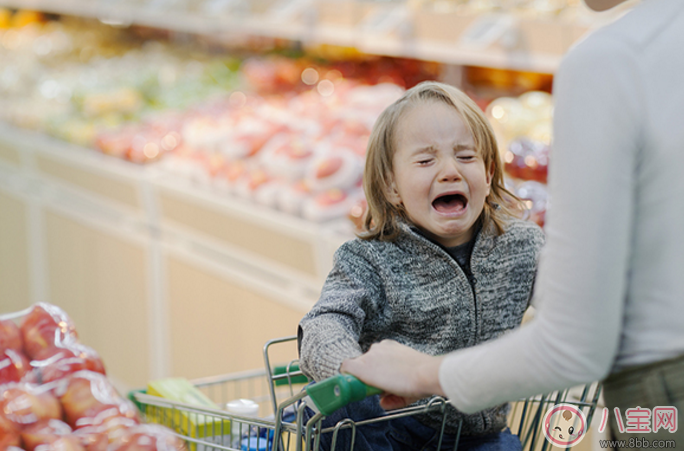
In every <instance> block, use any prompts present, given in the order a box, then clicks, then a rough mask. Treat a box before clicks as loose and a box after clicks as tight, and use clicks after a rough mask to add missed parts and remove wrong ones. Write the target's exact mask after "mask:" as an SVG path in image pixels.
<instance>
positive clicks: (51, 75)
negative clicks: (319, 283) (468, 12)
mask: <svg viewBox="0 0 684 451" xmlns="http://www.w3.org/2000/svg"><path fill="white" fill-rule="evenodd" d="M476 3H477V2H469V3H468V5H469V7H473V6H474V5H475V4H476ZM3 17H4V19H3ZM17 20H19V22H21V24H19V22H17ZM0 21H4V22H2V23H4V24H5V26H6V27H8V28H3V27H0V58H2V61H3V67H2V68H0V120H4V121H7V122H11V123H14V124H16V125H19V126H21V127H28V128H33V129H37V130H39V131H42V132H45V133H48V134H51V135H53V136H56V137H59V138H61V139H64V140H67V141H70V142H73V143H76V144H79V145H82V146H86V147H90V148H95V149H97V150H99V151H101V152H102V153H105V154H107V155H112V156H114V157H117V158H121V159H125V160H128V161H131V162H134V163H137V164H147V163H153V162H158V164H155V166H156V167H157V168H158V169H159V171H161V172H163V173H164V172H165V173H168V174H171V175H173V176H180V177H181V178H182V179H184V180H186V181H189V182H190V183H193V184H196V185H199V186H201V187H202V189H210V190H213V191H214V192H215V193H217V195H219V196H231V197H234V198H238V199H241V200H243V201H246V202H249V203H255V204H259V205H263V206H265V207H269V208H273V209H279V210H282V211H284V212H286V213H288V214H291V215H296V216H300V217H303V218H305V219H307V220H310V221H315V222H324V221H329V220H336V219H340V218H345V217H347V218H352V222H353V223H354V224H355V227H356V228H357V230H358V228H359V227H360V226H361V224H362V221H363V215H364V214H365V208H366V207H365V199H364V194H363V190H362V187H361V176H362V171H363V164H364V158H365V152H366V145H367V141H368V137H369V135H370V131H371V128H372V126H373V123H374V122H375V119H376V118H377V117H378V115H379V114H380V112H381V111H382V110H383V109H384V108H385V107H386V106H388V105H389V104H390V103H391V102H393V101H394V100H396V99H397V98H398V97H399V96H400V95H401V93H402V92H403V90H404V89H405V88H408V87H411V86H413V85H415V84H416V83H418V82H420V81H423V80H427V79H436V78H439V76H440V70H441V69H440V65H439V64H437V63H430V62H423V61H417V60H411V59H406V58H389V57H379V56H367V55H362V54H360V53H358V52H355V51H354V52H352V51H351V50H349V49H347V50H345V52H343V56H342V57H340V55H338V54H339V53H340V52H335V51H333V50H334V46H319V47H318V48H313V49H311V51H310V52H309V53H308V54H306V53H302V52H301V51H299V53H298V54H297V56H298V57H297V58H291V57H285V56H280V55H277V54H270V55H264V54H263V53H262V54H259V55H258V56H255V55H254V54H253V53H249V52H242V53H240V52H232V53H227V52H226V51H225V50H223V51H219V52H216V51H211V50H212V49H214V50H216V48H215V47H212V46H216V44H215V43H211V42H209V41H202V40H201V39H200V40H199V41H195V42H193V43H189V42H188V41H181V42H172V41H171V40H170V39H169V33H168V32H164V31H160V30H153V29H146V28H141V27H130V28H125V29H124V28H116V27H110V26H105V25H103V24H101V23H99V22H96V21H90V22H89V21H84V20H80V19H73V18H63V19H62V20H60V21H55V20H45V18H44V17H43V16H42V15H39V14H34V13H27V14H25V15H23V16H20V15H18V14H17V13H16V12H15V13H13V14H10V13H7V12H6V13H5V15H4V16H2V15H0ZM19 25H21V26H19ZM273 48H276V49H277V46H276V47H273ZM273 48H272V49H271V50H273ZM253 50H254V49H253ZM337 57H340V59H337ZM551 79H552V77H551V76H550V75H545V74H534V73H528V72H516V71H510V70H491V69H483V68H475V67H471V68H466V70H465V72H464V82H465V83H466V88H465V89H466V91H468V92H469V93H470V94H471V95H472V97H474V98H475V100H476V101H477V102H478V104H479V105H480V106H481V107H482V108H483V109H486V111H487V114H488V116H489V118H490V120H491V121H492V124H493V126H494V128H495V131H496V133H497V138H498V140H499V143H500V145H501V151H502V157H503V159H504V161H505V169H506V171H507V173H508V174H509V175H510V176H511V177H513V178H516V179H520V180H533V181H537V182H541V183H545V182H546V172H547V165H548V158H549V144H550V134H551V132H550V130H551V125H550V118H551V114H552V108H553V107H552V102H551V97H550V95H549V94H547V93H545V92H543V91H538V90H539V89H542V90H549V89H550V84H551ZM474 87H477V89H474ZM531 89H533V90H535V91H530V92H527V93H525V94H523V95H521V96H520V97H517V98H513V97H499V98H496V99H495V100H493V101H491V102H490V101H489V99H491V98H492V95H493V94H496V93H501V92H512V93H520V92H526V91H529V90H531ZM528 191H529V192H530V193H532V192H535V193H536V192H538V191H539V190H536V191H534V190H528ZM535 199H536V198H535ZM537 204H539V203H538V202H537ZM535 205H536V204H535ZM46 330H47V329H46ZM32 333H33V334H34V335H35V337H34V338H32V339H31V341H30V342H29V343H28V344H27V345H26V346H27V352H28V353H29V355H27V356H25V357H27V358H29V359H35V358H37V353H38V352H42V353H43V355H42V356H41V357H40V358H41V360H43V361H48V362H49V364H46V365H45V371H44V373H45V377H46V378H47V379H53V378H56V377H59V375H60V374H62V373H64V372H70V371H72V370H74V371H76V370H77V369H91V370H92V369H95V370H97V368H98V364H97V363H96V362H95V361H94V360H93V359H91V360H89V361H88V364H87V365H86V367H83V365H84V364H82V363H75V362H74V361H72V359H73V356H75V355H83V356H85V355H89V354H90V351H89V350H87V349H85V350H84V349H78V350H74V349H70V348H69V349H67V348H68V346H66V344H65V345H64V346H62V349H61V350H60V352H59V353H55V352H51V349H45V348H46V347H47V348H50V346H47V345H45V344H41V342H40V340H39V339H38V338H39V337H40V335H41V333H42V332H40V331H39V330H38V329H36V330H34V331H33V332H32ZM64 338H65V339H66V338H67V337H66V336H65V337H64ZM67 341H68V340H67ZM1 347H2V343H0V348H1ZM0 351H3V350H2V349H0ZM3 352H4V351H3ZM48 353H50V355H47V354H48ZM21 357H22V356H21V355H16V354H13V353H11V352H10V355H9V356H8V355H5V356H4V358H5V359H9V360H8V361H11V362H12V364H11V365H8V367H7V369H6V371H14V372H15V373H16V374H17V376H14V377H15V378H20V376H18V374H19V373H21V369H20V368H21V367H22V366H23V363H22V360H21ZM48 357H50V360H48ZM10 367H13V368H14V369H13V370H12V369H10ZM81 367H82V368H81ZM72 372H73V371H72Z"/></svg>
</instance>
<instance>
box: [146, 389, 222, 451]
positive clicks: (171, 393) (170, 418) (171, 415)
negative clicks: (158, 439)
mask: <svg viewBox="0 0 684 451" xmlns="http://www.w3.org/2000/svg"><path fill="white" fill-rule="evenodd" d="M147 394H148V395H151V396H159V397H161V398H164V399H168V400H169V401H173V402H177V403H183V404H190V405H195V406H197V407H199V408H205V409H219V407H218V406H217V405H216V404H215V403H214V402H212V401H211V400H210V399H209V398H208V397H207V396H206V395H205V394H204V393H202V392H201V391H199V389H198V388H197V387H195V386H194V385H193V384H191V383H190V382H189V381H188V380H187V379H183V378H168V379H159V380H156V381H152V382H149V383H148V384H147ZM148 409H151V410H148V411H147V412H146V417H147V421H148V422H150V423H158V424H162V425H164V426H168V427H170V428H171V429H173V430H175V431H176V432H178V433H179V434H182V435H185V436H188V437H192V438H198V439H206V440H208V441H211V442H213V443H219V444H223V442H224V441H226V442H227V441H228V440H229V434H230V420H226V419H221V418H218V417H216V416H214V415H211V414H203V413H193V412H191V411H190V410H189V409H166V408H163V407H158V408H155V407H151V406H148ZM224 439H225V440H224ZM197 449H198V445H197V444H196V443H191V444H190V451H196V450H197Z"/></svg>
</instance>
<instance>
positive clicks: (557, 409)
mask: <svg viewBox="0 0 684 451" xmlns="http://www.w3.org/2000/svg"><path fill="white" fill-rule="evenodd" d="M586 430H587V419H586V417H585V416H584V413H583V412H582V411H581V410H580V409H579V408H578V407H577V406H573V405H572V404H556V405H555V406H553V408H552V409H551V410H549V411H548V412H546V415H544V435H545V436H546V440H548V441H549V442H550V443H551V444H552V445H555V446H562V447H569V446H573V445H576V444H578V443H579V442H581V441H582V439H583V438H584V432H585V431H586Z"/></svg>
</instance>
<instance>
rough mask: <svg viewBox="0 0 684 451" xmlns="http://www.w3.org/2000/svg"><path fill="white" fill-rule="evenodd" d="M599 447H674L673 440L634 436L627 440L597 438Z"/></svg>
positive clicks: (675, 446)
mask: <svg viewBox="0 0 684 451" xmlns="http://www.w3.org/2000/svg"><path fill="white" fill-rule="evenodd" d="M599 446H600V447H601V448H613V449H624V448H628V449H629V448H650V449H676V448H677V445H676V443H675V441H674V440H649V439H647V438H641V437H634V438H630V439H629V440H599Z"/></svg>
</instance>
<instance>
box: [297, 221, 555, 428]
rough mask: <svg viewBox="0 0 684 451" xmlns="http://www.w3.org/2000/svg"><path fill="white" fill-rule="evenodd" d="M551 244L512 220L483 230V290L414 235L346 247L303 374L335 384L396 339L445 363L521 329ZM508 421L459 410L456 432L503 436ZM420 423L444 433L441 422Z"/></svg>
mask: <svg viewBox="0 0 684 451" xmlns="http://www.w3.org/2000/svg"><path fill="white" fill-rule="evenodd" d="M543 242H544V235H543V232H542V231H541V229H540V228H539V227H538V226H537V225H535V224H533V223H531V222H527V221H521V220H517V219H515V220H511V221H510V222H509V223H508V224H507V227H506V230H505V232H504V233H503V234H502V235H499V236H496V235H495V233H494V229H493V226H492V227H490V228H488V229H487V230H485V229H483V230H482V231H481V232H480V233H479V234H478V236H477V238H476V241H475V246H474V248H473V253H472V256H471V260H470V263H471V270H472V272H473V277H474V286H471V284H470V283H469V282H468V279H467V278H466V275H465V273H464V272H463V270H462V269H461V267H460V266H459V265H458V263H457V262H456V261H455V260H454V259H452V258H451V256H449V254H447V252H446V251H445V250H444V249H442V248H441V247H440V246H438V245H437V244H435V243H433V242H431V241H429V240H428V239H426V238H425V237H423V236H421V235H420V234H418V233H416V232H415V231H413V230H411V228H410V227H409V226H408V225H405V224H404V225H402V233H401V234H400V235H399V237H398V238H397V239H396V240H395V241H392V242H383V241H379V240H370V241H364V240H361V239H358V238H357V239H354V240H351V241H348V242H346V243H345V244H343V245H342V246H341V247H340V248H339V249H338V250H337V252H336V253H335V257H334V266H333V269H332V271H331V272H330V274H329V275H328V278H327V280H326V282H325V284H324V286H323V290H322V292H321V297H320V299H319V301H318V302H317V303H316V305H314V307H313V308H312V310H311V311H310V312H309V313H308V314H307V315H306V316H305V317H304V318H303V319H302V321H301V322H300V330H299V334H300V339H301V342H300V344H301V349H300V365H301V368H302V370H303V371H304V373H305V374H307V375H308V376H309V377H312V378H313V379H314V380H316V381H319V380H322V379H325V378H327V377H330V376H333V375H335V374H337V373H338V372H339V367H340V365H341V364H342V361H343V360H345V359H347V358H352V357H357V356H359V355H361V354H362V353H363V352H365V351H367V350H368V348H369V347H370V345H371V344H373V343H375V342H378V341H381V340H383V339H386V338H389V339H393V340H396V341H398V342H400V343H403V344H405V345H407V346H410V347H412V348H414V349H417V350H419V351H422V352H425V353H428V354H431V355H440V354H445V353H448V352H450V351H454V350H456V349H460V348H464V347H468V346H473V345H476V344H478V343H482V342H484V341H487V340H491V339H493V338H496V337H498V336H500V335H501V334H503V333H504V332H506V331H507V330H509V329H512V328H515V327H517V326H518V325H519V324H520V321H521V320H522V316H523V313H524V312H525V309H526V308H527V306H528V303H529V299H530V296H531V293H532V285H533V281H534V276H535V270H536V264H537V259H538V255H539V251H540V248H541V247H542V244H543ZM507 411H508V406H507V405H506V404H504V405H501V406H498V407H494V408H491V409H487V410H484V411H482V412H480V413H476V414H472V415H464V414H462V413H460V412H458V411H456V410H455V409H454V408H452V407H449V411H448V418H447V430H448V431H449V432H452V433H453V432H455V427H456V426H457V423H458V419H459V418H463V429H462V431H461V433H462V434H464V435H481V434H488V433H493V432H498V431H500V430H501V429H503V428H504V427H505V425H506V413H507ZM418 419H419V421H421V422H422V423H424V424H426V425H428V426H431V427H435V428H439V426H440V425H441V416H440V415H439V414H436V413H435V414H426V415H422V416H420V417H419V418H418Z"/></svg>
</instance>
